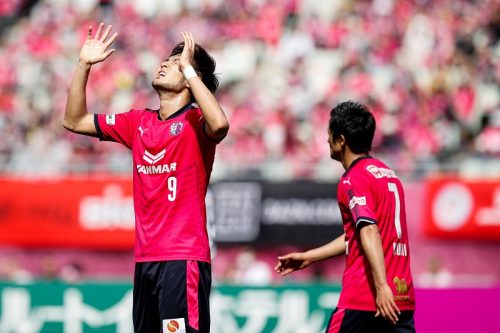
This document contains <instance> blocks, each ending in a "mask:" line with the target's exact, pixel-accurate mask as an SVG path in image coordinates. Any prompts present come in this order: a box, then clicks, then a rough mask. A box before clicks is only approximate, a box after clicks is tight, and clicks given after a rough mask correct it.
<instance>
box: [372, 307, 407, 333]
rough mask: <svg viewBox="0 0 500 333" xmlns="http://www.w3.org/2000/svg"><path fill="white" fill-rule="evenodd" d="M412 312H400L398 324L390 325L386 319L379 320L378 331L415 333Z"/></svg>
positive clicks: (382, 332) (383, 332)
mask: <svg viewBox="0 0 500 333" xmlns="http://www.w3.org/2000/svg"><path fill="white" fill-rule="evenodd" d="M413 313H414V312H413V311H401V314H400V315H398V322H397V323H396V324H392V323H391V322H389V321H388V320H386V319H383V318H379V325H378V326H379V327H381V329H380V330H379V331H380V332H381V333H385V332H387V333H415V321H414V319H413Z"/></svg>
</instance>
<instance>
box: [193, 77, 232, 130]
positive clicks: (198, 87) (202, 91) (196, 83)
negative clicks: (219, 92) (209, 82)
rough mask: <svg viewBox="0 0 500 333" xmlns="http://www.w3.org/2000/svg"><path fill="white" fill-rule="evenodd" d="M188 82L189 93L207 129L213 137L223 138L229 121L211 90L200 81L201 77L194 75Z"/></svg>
mask: <svg viewBox="0 0 500 333" xmlns="http://www.w3.org/2000/svg"><path fill="white" fill-rule="evenodd" d="M188 82H189V86H190V87H191V93H192V94H193V96H194V99H195V100H196V103H197V104H198V106H199V107H200V109H201V111H202V112H203V116H204V117H205V121H206V124H207V126H208V128H207V130H208V131H209V132H210V134H211V136H213V137H214V138H223V137H224V136H225V135H226V134H227V132H228V130H229V122H228V121H227V118H226V115H225V114H224V111H223V110H222V108H221V107H220V105H219V102H217V100H216V99H215V96H214V95H213V94H212V92H211V91H210V90H208V88H207V87H206V86H205V84H204V83H203V82H202V81H201V78H199V77H194V78H191V79H189V80H188Z"/></svg>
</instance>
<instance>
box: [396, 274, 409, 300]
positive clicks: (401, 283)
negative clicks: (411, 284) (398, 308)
mask: <svg viewBox="0 0 500 333" xmlns="http://www.w3.org/2000/svg"><path fill="white" fill-rule="evenodd" d="M394 286H395V287H396V292H397V293H398V294H400V295H401V294H406V293H407V292H408V283H407V282H406V280H405V279H400V278H398V277H397V276H396V277H395V278H394Z"/></svg>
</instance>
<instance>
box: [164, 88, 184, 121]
mask: <svg viewBox="0 0 500 333" xmlns="http://www.w3.org/2000/svg"><path fill="white" fill-rule="evenodd" d="M188 103H189V95H187V96H186V95H184V94H172V95H171V94H162V95H161V96H160V118H161V119H162V120H165V119H167V118H168V117H170V116H171V115H173V114H174V113H175V112H177V111H179V110H180V109H181V108H182V107H184V106H185V105H186V104H188Z"/></svg>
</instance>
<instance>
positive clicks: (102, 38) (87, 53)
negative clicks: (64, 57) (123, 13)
mask: <svg viewBox="0 0 500 333" xmlns="http://www.w3.org/2000/svg"><path fill="white" fill-rule="evenodd" d="M103 27H104V23H101V24H100V25H99V28H98V29H97V32H96V34H95V36H94V37H92V27H89V32H88V35H87V39H86V40H85V44H83V47H82V50H81V51H80V61H82V62H85V63H87V64H91V65H93V64H96V63H98V62H101V61H103V60H105V59H106V58H107V57H109V56H110V55H111V54H112V53H113V52H114V51H115V49H111V50H108V47H109V46H110V45H111V44H112V43H113V42H114V41H115V39H116V37H117V36H118V33H116V32H115V33H114V34H113V35H112V36H111V37H110V38H108V36H109V33H110V32H111V25H108V27H107V28H106V30H105V31H104V33H103V32H102V30H103Z"/></svg>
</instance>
